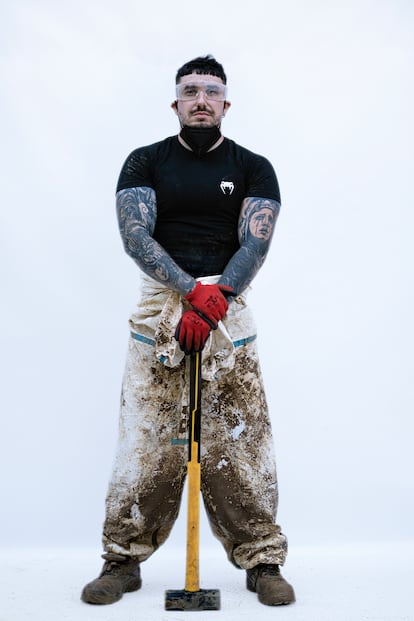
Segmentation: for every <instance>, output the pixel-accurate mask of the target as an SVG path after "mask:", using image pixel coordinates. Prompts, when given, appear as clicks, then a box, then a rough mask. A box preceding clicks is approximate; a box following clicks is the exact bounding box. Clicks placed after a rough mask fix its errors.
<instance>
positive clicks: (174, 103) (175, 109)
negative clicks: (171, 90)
mask: <svg viewBox="0 0 414 621" xmlns="http://www.w3.org/2000/svg"><path fill="white" fill-rule="evenodd" d="M171 108H172V109H173V110H174V112H175V114H178V110H177V100H175V101H173V102H172V104H171Z"/></svg>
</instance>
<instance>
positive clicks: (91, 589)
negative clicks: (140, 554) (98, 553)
mask: <svg viewBox="0 0 414 621" xmlns="http://www.w3.org/2000/svg"><path fill="white" fill-rule="evenodd" d="M102 558H104V559H105V561H106V562H105V564H104V566H103V568H102V571H101V573H100V575H99V577H98V578H96V580H93V581H92V582H89V583H88V584H87V585H86V586H85V587H84V589H83V591H82V595H81V600H82V601H84V602H86V603H87V604H113V603H114V602H117V601H118V600H119V599H121V597H122V596H123V594H124V593H129V592H130V591H137V590H138V589H139V588H140V587H141V584H142V581H141V572H140V569H139V562H138V561H137V560H136V559H133V558H127V557H125V556H121V555H120V554H110V553H109V554H103V555H102Z"/></svg>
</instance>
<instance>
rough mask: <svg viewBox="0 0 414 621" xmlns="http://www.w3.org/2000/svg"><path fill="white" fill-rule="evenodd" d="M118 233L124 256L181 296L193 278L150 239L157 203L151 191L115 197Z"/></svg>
mask: <svg viewBox="0 0 414 621" xmlns="http://www.w3.org/2000/svg"><path fill="white" fill-rule="evenodd" d="M116 208H117V215H118V224H119V230H120V233H121V237H122V241H123V243H124V248H125V251H126V253H127V254H128V255H129V256H130V257H131V258H132V259H133V260H134V261H135V263H136V264H137V265H138V266H139V267H140V268H141V269H142V271H143V272H144V273H145V274H147V275H148V276H151V278H154V279H155V280H157V281H158V282H161V283H163V284H164V285H166V286H167V287H169V288H170V289H174V290H175V291H178V292H179V293H181V294H182V295H186V294H187V293H189V292H190V291H191V290H192V289H193V287H194V285H195V279H194V278H193V277H192V276H190V274H187V273H186V272H184V270H182V269H181V268H180V267H179V266H178V265H177V264H176V263H175V261H173V259H172V258H171V257H170V256H169V254H168V253H167V252H166V251H165V250H164V248H163V247H162V246H161V245H160V244H159V243H158V242H157V241H156V240H155V239H154V238H153V237H152V235H153V233H154V229H155V223H156V220H157V201H156V197H155V191H154V190H153V189H152V188H147V187H139V188H127V189H126V190H120V191H119V192H117V195H116Z"/></svg>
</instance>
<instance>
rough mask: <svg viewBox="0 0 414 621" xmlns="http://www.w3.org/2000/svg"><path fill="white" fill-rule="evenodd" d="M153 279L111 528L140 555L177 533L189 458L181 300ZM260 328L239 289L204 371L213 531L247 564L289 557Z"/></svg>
mask: <svg viewBox="0 0 414 621" xmlns="http://www.w3.org/2000/svg"><path fill="white" fill-rule="evenodd" d="M148 285H149V287H150V288H149V289H147V290H145V287H144V289H143V295H142V301H141V303H140V304H139V305H138V309H137V311H136V312H135V313H134V314H133V315H132V317H131V320H130V326H131V337H130V339H129V345H128V355H127V361H126V368H125V374H124V381H123V387H122V396H121V413H120V427H119V442H118V449H117V454H116V457H115V463H114V469H113V474H112V479H111V482H110V485H109V490H108V495H107V500H106V519H105V523H104V533H103V542H104V547H105V551H106V552H107V553H115V554H122V555H126V556H133V557H136V558H137V559H139V560H140V561H143V560H145V559H147V558H148V557H149V556H150V555H151V554H152V553H153V552H154V551H155V550H156V549H157V548H158V547H159V546H160V545H161V544H162V543H163V542H164V541H165V540H166V538H167V537H168V535H169V532H170V530H171V528H172V526H173V524H174V521H175V519H176V517H177V515H178V511H179V507H180V501H181V494H182V489H183V485H184V481H185V477H186V471H187V456H188V449H187V446H185V444H184V440H185V438H186V435H187V434H186V420H187V415H188V391H189V386H188V362H187V360H186V359H185V357H184V356H183V355H182V352H181V351H180V350H179V349H178V350H177V349H176V343H175V341H174V338H173V334H174V330H175V325H176V322H178V319H179V317H180V316H181V313H182V310H183V308H182V305H181V299H180V296H178V294H175V293H174V292H171V291H169V290H167V289H165V288H163V289H164V291H163V290H162V289H161V288H159V287H158V286H155V290H156V293H154V289H153V288H151V285H152V283H148ZM151 291H152V294H151V293H150V292H151ZM176 295H177V296H178V297H177V298H176V297H175V296H176ZM154 297H155V298H157V300H158V301H156V300H155V299H154ZM152 311H153V313H152ZM177 317H178V318H177ZM160 326H162V327H160ZM254 336H255V330H254V323H253V320H252V317H251V314H250V311H249V309H248V307H247V305H246V301H245V299H244V298H243V297H241V296H240V297H239V298H237V299H236V300H235V301H234V302H232V304H231V305H230V308H229V311H228V313H227V316H226V318H225V319H224V321H223V322H221V326H220V329H219V330H215V331H214V332H212V337H211V339H209V343H208V344H207V347H206V351H204V352H203V369H202V372H203V382H202V403H201V406H202V422H201V425H202V427H201V479H202V480H201V491H202V495H203V499H204V504H205V507H206V511H207V515H208V517H209V520H210V524H211V527H212V530H213V532H214V534H215V535H216V536H217V537H218V539H219V540H220V541H221V542H222V544H223V546H224V548H225V550H226V552H227V555H228V558H229V560H230V561H231V562H232V563H234V564H235V565H236V566H238V567H242V568H244V569H249V568H251V567H254V566H256V565H258V564H259V563H277V564H280V565H282V564H283V563H284V561H285V557H286V552H287V541H286V538H285V536H284V535H283V533H282V532H281V530H280V527H279V526H278V525H277V524H276V522H275V519H276V510H277V499H278V492H277V480H276V470H275V462H274V455H273V440H272V434H271V427H270V421H269V415H268V408H267V403H266V399H265V394H264V390H263V384H262V377H261V372H260V368H259V362H258V356H257V350H256V342H255V340H254ZM173 341H174V342H173Z"/></svg>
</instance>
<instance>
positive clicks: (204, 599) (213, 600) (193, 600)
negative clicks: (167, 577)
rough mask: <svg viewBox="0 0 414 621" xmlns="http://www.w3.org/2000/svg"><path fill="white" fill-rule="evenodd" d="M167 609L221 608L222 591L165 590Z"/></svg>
mask: <svg viewBox="0 0 414 621" xmlns="http://www.w3.org/2000/svg"><path fill="white" fill-rule="evenodd" d="M165 610H220V591H219V590H218V589H201V590H200V591H185V590H170V591H165Z"/></svg>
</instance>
